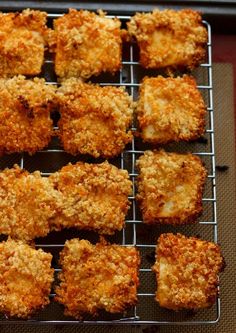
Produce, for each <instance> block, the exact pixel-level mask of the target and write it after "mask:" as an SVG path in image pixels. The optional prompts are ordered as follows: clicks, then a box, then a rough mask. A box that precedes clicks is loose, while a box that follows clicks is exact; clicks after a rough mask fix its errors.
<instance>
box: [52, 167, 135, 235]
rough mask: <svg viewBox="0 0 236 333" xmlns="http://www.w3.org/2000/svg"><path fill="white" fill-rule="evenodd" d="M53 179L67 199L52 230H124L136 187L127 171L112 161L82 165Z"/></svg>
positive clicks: (70, 168)
mask: <svg viewBox="0 0 236 333" xmlns="http://www.w3.org/2000/svg"><path fill="white" fill-rule="evenodd" d="M49 178H50V181H51V182H52V184H53V186H54V188H55V189H56V190H57V192H58V193H60V194H61V196H62V198H63V199H62V208H61V213H60V214H57V216H56V217H55V218H54V219H53V220H52V221H51V227H53V228H55V229H61V228H62V227H66V228H68V227H77V228H79V229H86V230H94V231H97V232H99V233H101V234H113V233H114V232H115V231H116V230H121V229H122V228H123V226H124V223H125V215H126V213H127V211H128V208H129V201H128V195H129V194H130V192H131V185H132V183H131V181H130V180H129V175H128V172H127V171H126V170H119V169H118V168H116V167H115V166H114V165H112V164H109V163H108V162H104V163H101V164H88V163H82V162H78V163H76V164H75V165H71V164H69V165H67V166H65V167H63V168H62V169H61V170H60V171H59V172H56V173H54V174H52V175H51V176H50V177H49Z"/></svg>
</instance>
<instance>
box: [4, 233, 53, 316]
mask: <svg viewBox="0 0 236 333" xmlns="http://www.w3.org/2000/svg"><path fill="white" fill-rule="evenodd" d="M51 260H52V255H51V254H50V253H46V252H44V251H42V250H41V249H40V250H35V249H34V248H32V247H30V246H29V245H26V244H24V243H23V242H22V241H14V240H11V239H8V240H7V241H6V242H2V243H0V312H2V313H4V314H6V315H7V316H14V317H19V318H28V317H30V316H31V315H32V314H33V313H34V312H35V311H36V310H38V309H40V308H43V307H44V306H45V305H47V304H48V303H49V298H48V296H49V293H50V290H51V284H52V282H53V273H54V270H53V269H52V268H51Z"/></svg>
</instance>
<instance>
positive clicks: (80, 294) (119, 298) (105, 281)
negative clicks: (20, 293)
mask: <svg viewBox="0 0 236 333" xmlns="http://www.w3.org/2000/svg"><path fill="white" fill-rule="evenodd" d="M60 264H61V266H62V272H61V273H60V275H59V278H60V280H61V282H60V285H59V286H57V287H56V300H57V301H58V302H60V303H62V304H63V305H64V306H65V314H66V315H70V316H73V317H75V318H78V319H82V317H83V316H84V315H85V314H91V315H96V314H97V313H98V311H99V310H105V311H107V312H110V313H120V312H123V311H124V310H126V309H127V308H128V307H131V306H134V305H135V304H136V303H137V287H138V284H139V278H138V268H139V264H140V258H139V253H138V251H137V250H136V248H135V247H132V246H130V247H124V246H120V245H115V244H113V245H110V244H108V243H106V242H105V241H104V240H103V241H101V242H100V243H97V244H96V245H92V244H91V243H90V242H89V241H87V240H79V239H72V240H69V241H66V243H65V247H64V249H63V250H62V252H61V254H60Z"/></svg>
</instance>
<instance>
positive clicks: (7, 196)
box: [0, 166, 60, 241]
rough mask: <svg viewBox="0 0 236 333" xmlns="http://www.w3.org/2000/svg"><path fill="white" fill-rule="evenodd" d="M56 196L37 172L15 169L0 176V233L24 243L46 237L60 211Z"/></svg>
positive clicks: (5, 171) (50, 186)
mask: <svg viewBox="0 0 236 333" xmlns="http://www.w3.org/2000/svg"><path fill="white" fill-rule="evenodd" d="M58 196H59V195H58V193H57V192H56V191H55V190H54V189H53V186H52V185H51V184H50V182H49V180H48V179H47V178H43V177H41V175H40V172H39V171H35V172H34V173H32V174H30V173H29V172H27V171H25V170H22V169H20V168H19V167H18V166H15V167H14V168H12V169H5V170H4V171H1V172H0V221H1V223H0V233H1V234H5V235H10V236H11V237H12V238H15V239H21V240H25V241H29V240H32V239H34V238H36V237H43V236H46V235H47V234H48V233H49V231H50V225H49V221H50V219H51V218H53V217H54V215H55V213H56V212H57V209H59V208H60V205H59V203H60V200H59V199H58Z"/></svg>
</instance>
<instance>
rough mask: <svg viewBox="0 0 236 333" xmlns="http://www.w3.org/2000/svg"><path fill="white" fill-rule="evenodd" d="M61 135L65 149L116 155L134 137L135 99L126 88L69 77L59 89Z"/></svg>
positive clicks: (109, 155)
mask: <svg viewBox="0 0 236 333" xmlns="http://www.w3.org/2000/svg"><path fill="white" fill-rule="evenodd" d="M57 95H58V99H59V105H60V110H59V111H60V113H61V119H60V121H59V129H60V134H59V135H60V138H61V141H62V143H63V147H64V149H65V151H67V152H68V153H71V154H72V155H76V154H79V153H80V154H89V155H92V156H94V157H99V156H101V157H106V158H108V157H113V156H116V155H118V154H119V153H121V152H122V150H123V149H124V148H125V145H126V144H127V143H128V142H130V141H131V140H132V133H131V131H130V130H128V128H129V126H130V125H131V122H132V114H133V102H132V99H131V97H130V96H129V95H128V93H127V92H125V90H124V88H122V87H119V88H118V87H112V86H106V87H100V86H98V85H92V84H87V83H81V82H80V81H79V80H76V79H69V80H66V81H65V82H64V83H63V85H62V86H61V87H60V88H59V89H58V94H57Z"/></svg>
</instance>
